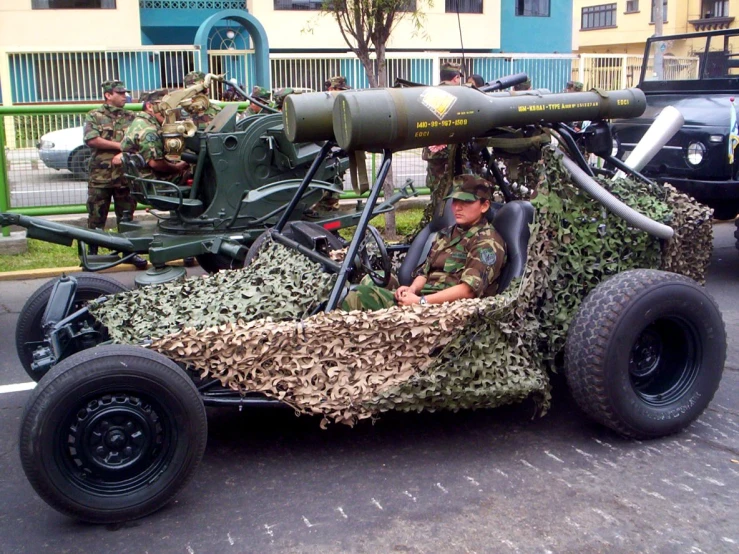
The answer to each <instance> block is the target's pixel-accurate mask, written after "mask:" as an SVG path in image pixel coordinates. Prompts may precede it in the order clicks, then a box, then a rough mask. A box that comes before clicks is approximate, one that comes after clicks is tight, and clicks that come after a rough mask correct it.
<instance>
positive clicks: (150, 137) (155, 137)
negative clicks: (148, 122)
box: [144, 132, 159, 142]
mask: <svg viewBox="0 0 739 554" xmlns="http://www.w3.org/2000/svg"><path fill="white" fill-rule="evenodd" d="M144 140H146V141H147V142H157V141H158V140H159V135H157V134H156V133H154V132H149V133H146V135H145V136H144Z"/></svg>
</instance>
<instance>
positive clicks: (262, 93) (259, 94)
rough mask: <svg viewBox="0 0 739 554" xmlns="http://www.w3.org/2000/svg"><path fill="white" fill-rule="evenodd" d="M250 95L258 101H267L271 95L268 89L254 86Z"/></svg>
mask: <svg viewBox="0 0 739 554" xmlns="http://www.w3.org/2000/svg"><path fill="white" fill-rule="evenodd" d="M251 95H252V96H253V97H254V98H259V99H260V100H269V97H270V96H271V95H272V93H271V92H270V91H269V90H268V89H266V88H264V87H260V86H259V85H255V86H254V87H253V88H252V89H251Z"/></svg>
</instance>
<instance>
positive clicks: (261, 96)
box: [244, 85, 271, 115]
mask: <svg viewBox="0 0 739 554" xmlns="http://www.w3.org/2000/svg"><path fill="white" fill-rule="evenodd" d="M251 95H252V97H253V98H256V99H257V100H259V101H261V102H262V103H263V104H265V105H267V106H269V98H270V96H271V94H270V92H269V91H268V90H267V89H266V88H264V87H260V86H259V85H255V86H254V88H252V89H251ZM261 112H262V106H260V105H259V104H257V103H256V102H251V103H250V104H249V107H248V108H246V110H245V111H244V115H256V114H258V113H261Z"/></svg>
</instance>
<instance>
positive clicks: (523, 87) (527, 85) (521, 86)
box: [513, 79, 531, 90]
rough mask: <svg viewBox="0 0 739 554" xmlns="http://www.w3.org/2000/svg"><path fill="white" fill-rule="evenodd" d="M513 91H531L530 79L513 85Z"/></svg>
mask: <svg viewBox="0 0 739 554" xmlns="http://www.w3.org/2000/svg"><path fill="white" fill-rule="evenodd" d="M513 90H531V79H526V80H525V81H524V82H523V83H518V84H517V85H513Z"/></svg>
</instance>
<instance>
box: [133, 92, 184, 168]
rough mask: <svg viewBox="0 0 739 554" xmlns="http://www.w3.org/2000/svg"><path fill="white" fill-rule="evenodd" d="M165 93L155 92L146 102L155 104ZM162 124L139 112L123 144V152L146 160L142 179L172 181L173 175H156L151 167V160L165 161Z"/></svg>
mask: <svg viewBox="0 0 739 554" xmlns="http://www.w3.org/2000/svg"><path fill="white" fill-rule="evenodd" d="M164 94H165V92H164V91H155V92H153V93H149V94H148V95H147V96H146V97H145V98H144V100H145V101H146V102H154V101H156V100H158V99H161V98H162V97H163V96H164ZM161 129H162V125H161V123H159V121H157V119H156V118H155V117H154V116H153V115H151V114H149V113H147V112H139V114H138V115H137V116H136V119H134V120H133V122H132V123H131V125H130V126H129V127H128V129H127V130H126V134H125V135H124V137H123V141H122V142H121V150H122V151H123V152H127V153H130V154H136V153H138V154H141V156H142V157H143V158H144V162H145V165H144V167H143V168H142V169H141V170H140V173H141V177H142V178H144V179H159V180H163V181H167V180H172V179H171V177H173V176H172V175H161V174H158V173H156V172H155V171H154V170H153V169H152V168H151V167H150V166H149V162H150V161H151V160H163V159H164V143H163V142H162V136H161V134H160V131H161Z"/></svg>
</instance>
